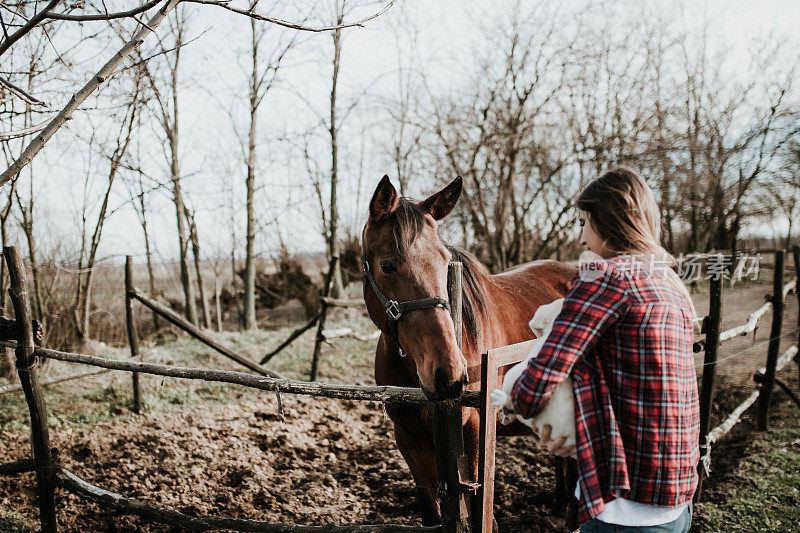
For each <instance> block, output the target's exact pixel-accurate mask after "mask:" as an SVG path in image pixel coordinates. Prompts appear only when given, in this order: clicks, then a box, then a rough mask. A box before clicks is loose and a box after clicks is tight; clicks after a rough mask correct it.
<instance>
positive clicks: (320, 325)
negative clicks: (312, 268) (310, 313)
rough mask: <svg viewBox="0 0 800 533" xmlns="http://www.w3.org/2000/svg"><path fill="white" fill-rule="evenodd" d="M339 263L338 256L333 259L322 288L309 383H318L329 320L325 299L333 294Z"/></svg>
mask: <svg viewBox="0 0 800 533" xmlns="http://www.w3.org/2000/svg"><path fill="white" fill-rule="evenodd" d="M338 262H339V258H338V257H337V256H333V257H331V262H330V263H329V264H328V274H327V275H326V276H325V286H324V287H323V288H322V298H321V299H320V306H321V308H320V310H319V321H318V322H317V338H316V340H315V341H314V354H313V355H312V356H311V373H310V375H309V377H308V380H309V381H317V370H318V368H319V354H320V352H321V351H322V343H323V342H325V335H323V334H322V331H323V330H324V329H325V320H326V319H327V318H328V303H327V302H326V301H325V298H326V297H327V296H329V295H330V293H331V285H333V273H334V272H336V264H337V263H338Z"/></svg>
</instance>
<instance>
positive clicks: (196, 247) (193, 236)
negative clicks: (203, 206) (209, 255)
mask: <svg viewBox="0 0 800 533" xmlns="http://www.w3.org/2000/svg"><path fill="white" fill-rule="evenodd" d="M186 222H187V223H188V224H189V240H190V241H191V243H192V255H193V257H194V270H195V275H196V276H197V290H198V291H199V292H200V309H201V310H202V311H203V327H204V328H206V329H209V328H210V327H211V314H210V313H209V310H208V297H207V296H206V287H205V283H204V282H203V273H202V271H201V268H200V236H199V235H198V234H197V224H195V222H194V213H193V212H192V211H191V210H189V209H188V208H187V209H186Z"/></svg>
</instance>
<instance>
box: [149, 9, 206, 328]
mask: <svg viewBox="0 0 800 533" xmlns="http://www.w3.org/2000/svg"><path fill="white" fill-rule="evenodd" d="M175 13H176V15H175V17H173V18H171V19H170V37H171V38H172V42H171V43H170V46H169V47H168V46H166V45H165V42H164V40H161V41H159V44H158V46H159V49H160V50H159V52H160V53H161V55H162V56H163V58H164V61H163V63H164V65H165V68H166V72H165V75H164V78H166V79H165V80H162V79H160V78H159V77H157V76H156V74H155V73H154V71H153V69H152V68H151V67H150V66H149V65H147V64H143V71H144V73H145V76H146V77H147V79H148V81H149V82H150V83H149V85H150V90H151V91H152V94H153V97H154V98H153V99H154V101H155V103H156V105H155V114H156V115H157V117H158V121H159V123H160V126H161V131H162V132H163V134H164V138H165V141H166V144H167V146H168V149H169V151H168V152H165V154H164V155H165V157H166V159H167V164H168V165H169V177H170V183H171V185H172V201H173V203H174V205H175V218H176V223H177V229H178V261H179V265H180V277H181V286H182V288H183V296H184V306H185V307H184V309H185V311H184V312H185V315H186V319H187V320H188V321H189V322H191V323H192V324H195V325H198V318H197V305H196V303H195V291H194V284H193V283H192V279H191V273H190V271H189V234H188V232H187V228H186V203H185V201H184V198H183V187H182V185H181V165H180V132H179V129H178V126H179V118H180V115H179V107H178V101H179V93H180V83H179V75H180V60H181V51H182V47H183V44H184V36H185V35H184V32H185V29H186V24H187V13H186V9H185V8H180V9H177V10H176V12H175ZM162 86H163V88H162Z"/></svg>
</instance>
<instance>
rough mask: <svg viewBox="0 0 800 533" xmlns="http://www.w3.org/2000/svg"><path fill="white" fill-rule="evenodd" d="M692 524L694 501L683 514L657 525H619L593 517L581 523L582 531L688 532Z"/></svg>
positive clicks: (602, 532) (609, 532) (583, 532)
mask: <svg viewBox="0 0 800 533" xmlns="http://www.w3.org/2000/svg"><path fill="white" fill-rule="evenodd" d="M691 525H692V502H691V501H690V502H689V505H688V506H687V507H686V510H685V511H684V512H683V513H681V515H680V516H679V517H678V518H676V519H675V520H673V521H672V522H667V523H666V524H659V525H657V526H618V525H616V524H607V523H605V522H602V521H600V520H598V519H597V518H593V519H592V520H589V521H588V522H586V523H585V524H583V525H581V533H687V532H688V531H689V526H691Z"/></svg>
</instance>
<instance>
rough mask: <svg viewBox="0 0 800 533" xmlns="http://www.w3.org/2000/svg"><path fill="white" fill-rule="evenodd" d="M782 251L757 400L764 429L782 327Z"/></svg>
mask: <svg viewBox="0 0 800 533" xmlns="http://www.w3.org/2000/svg"><path fill="white" fill-rule="evenodd" d="M783 259H784V251H783V250H778V251H776V252H775V277H774V279H773V282H772V328H771V329H770V333H769V348H767V367H766V369H767V371H766V373H765V374H764V382H763V383H762V384H761V397H760V398H759V402H758V429H759V431H766V430H767V428H768V426H769V402H770V399H771V396H772V388H773V386H774V385H775V366H776V365H777V363H778V355H779V353H778V352H779V351H780V347H781V329H782V327H783V264H784V260H783Z"/></svg>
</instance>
